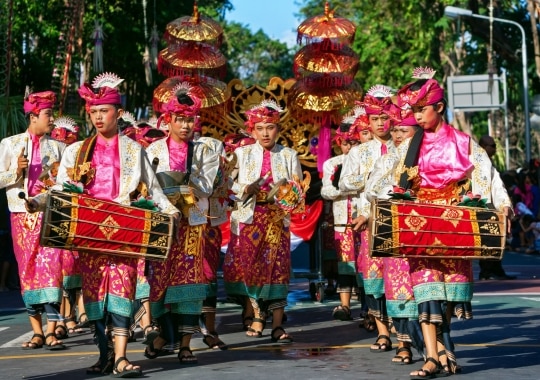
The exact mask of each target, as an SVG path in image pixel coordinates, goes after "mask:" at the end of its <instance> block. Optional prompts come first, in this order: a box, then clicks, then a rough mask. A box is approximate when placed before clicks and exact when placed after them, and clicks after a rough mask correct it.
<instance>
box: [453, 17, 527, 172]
mask: <svg viewBox="0 0 540 380" xmlns="http://www.w3.org/2000/svg"><path fill="white" fill-rule="evenodd" d="M444 15H445V16H446V17H450V18H458V17H474V18H480V19H483V20H493V21H498V22H502V23H507V24H512V25H515V26H517V27H518V28H519V30H520V31H521V58H522V66H523V111H524V113H525V157H526V159H527V164H528V163H529V162H530V161H531V123H530V120H529V77H528V75H527V46H526V44H525V30H524V29H523V27H522V26H521V25H520V24H518V23H517V22H515V21H511V20H505V19H503V18H496V17H491V18H490V17H487V16H482V15H477V14H475V13H473V12H472V11H471V10H469V9H463V8H457V7H451V6H448V7H446V8H444ZM506 138H507V139H508V134H507V136H506ZM507 154H508V153H507Z"/></svg>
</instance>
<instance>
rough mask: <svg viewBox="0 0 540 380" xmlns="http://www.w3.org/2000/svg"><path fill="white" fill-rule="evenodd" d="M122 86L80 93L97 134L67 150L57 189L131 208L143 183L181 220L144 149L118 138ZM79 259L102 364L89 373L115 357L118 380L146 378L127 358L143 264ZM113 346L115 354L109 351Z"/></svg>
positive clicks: (101, 82) (100, 85)
mask: <svg viewBox="0 0 540 380" xmlns="http://www.w3.org/2000/svg"><path fill="white" fill-rule="evenodd" d="M121 82H122V79H120V78H119V77H118V76H116V75H115V74H111V73H105V74H102V75H100V76H98V77H96V78H95V79H94V81H93V82H92V85H90V84H88V83H85V84H84V85H83V86H81V87H80V88H79V90H78V91H79V95H80V96H81V98H82V99H84V100H85V101H86V111H87V113H88V115H89V117H90V120H91V122H92V125H93V126H94V127H95V129H96V132H97V133H96V135H94V136H92V137H89V138H87V139H85V140H83V141H79V142H76V143H74V144H72V145H70V146H69V147H68V148H67V149H66V152H65V154H64V155H63V157H62V161H61V163H60V167H59V169H58V177H57V184H56V185H55V186H54V189H58V190H61V189H62V188H63V186H64V187H66V186H67V187H69V188H75V187H76V188H79V190H80V189H81V188H82V191H84V193H86V194H88V195H89V196H92V197H94V198H96V199H97V200H106V201H113V202H116V203H119V204H123V205H130V204H131V202H132V198H131V195H132V194H133V193H134V192H136V190H137V189H138V188H140V186H141V183H143V184H145V186H146V188H147V189H148V193H149V195H150V196H151V197H152V200H153V202H154V203H155V204H156V205H157V206H158V207H159V209H160V210H161V211H162V212H164V213H167V214H172V215H177V213H178V209H176V208H175V207H174V206H173V205H172V204H171V203H170V202H169V200H168V199H167V197H166V196H165V195H164V194H163V192H162V191H161V188H160V187H159V184H158V182H157V179H156V177H155V174H154V171H153V170H152V167H151V165H150V162H149V161H148V157H147V155H146V152H145V151H144V149H143V148H142V147H141V146H140V145H139V144H137V143H136V142H134V141H133V140H131V139H130V138H129V137H126V136H121V135H119V134H118V119H119V118H120V117H121V116H122V112H123V110H122V108H121V107H122V106H121V96H120V92H119V91H118V89H117V88H116V87H117V86H118V85H119V84H120V83H121ZM44 203H45V202H44V199H43V198H40V197H39V196H38V197H36V198H34V199H32V202H31V203H30V205H29V206H28V207H29V208H31V209H36V208H37V207H38V206H40V207H43V206H44ZM79 257H80V267H81V273H82V276H83V283H82V289H83V298H84V303H85V309H86V314H87V315H88V319H89V320H90V321H92V322H93V323H94V327H95V334H96V337H97V343H98V347H99V351H100V358H99V360H98V362H97V363H96V364H95V365H93V366H92V367H90V368H88V369H87V373H89V374H99V373H103V372H109V371H111V368H110V367H111V365H110V364H111V363H110V360H111V356H114V359H115V361H114V365H113V366H112V374H113V375H114V376H115V377H139V376H142V371H141V368H140V367H139V366H136V365H134V364H132V363H130V361H129V360H128V359H127V357H126V349H127V343H128V337H129V328H130V324H131V314H132V309H133V300H134V298H135V290H136V283H137V265H138V262H139V259H138V258H131V257H125V256H117V255H111V254H100V253H96V252H85V251H79ZM111 333H112V335H114V342H112V338H111V336H110V335H111ZM106 334H107V335H106ZM111 344H112V346H113V350H114V351H113V352H110V350H109V347H108V346H109V345H111ZM111 354H112V355H111Z"/></svg>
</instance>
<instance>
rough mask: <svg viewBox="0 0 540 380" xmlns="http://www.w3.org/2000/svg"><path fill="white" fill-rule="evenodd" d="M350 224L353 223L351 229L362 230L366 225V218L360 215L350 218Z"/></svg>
mask: <svg viewBox="0 0 540 380" xmlns="http://www.w3.org/2000/svg"><path fill="white" fill-rule="evenodd" d="M352 224H354V227H353V230H355V231H364V230H365V229H366V227H367V218H366V217H365V216H362V215H360V216H359V217H357V218H354V219H353V220H352Z"/></svg>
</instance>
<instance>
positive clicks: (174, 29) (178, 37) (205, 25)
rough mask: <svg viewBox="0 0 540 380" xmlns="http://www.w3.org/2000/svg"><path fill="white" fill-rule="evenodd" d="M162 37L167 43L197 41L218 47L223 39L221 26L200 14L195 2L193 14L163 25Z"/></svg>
mask: <svg viewBox="0 0 540 380" xmlns="http://www.w3.org/2000/svg"><path fill="white" fill-rule="evenodd" d="M163 39H165V41H167V42H168V43H169V44H175V43H179V42H186V41H197V42H206V43H210V44H212V45H215V46H216V47H220V46H221V42H222V40H223V28H222V27H221V25H219V23H218V22H217V21H214V20H213V19H211V18H210V17H206V16H203V15H201V14H200V13H199V8H198V6H197V2H195V4H194V5H193V16H183V17H180V18H177V19H176V20H173V21H171V22H169V23H168V24H167V26H166V27H165V33H164V35H163Z"/></svg>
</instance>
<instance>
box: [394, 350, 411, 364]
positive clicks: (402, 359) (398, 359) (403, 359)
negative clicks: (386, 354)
mask: <svg viewBox="0 0 540 380" xmlns="http://www.w3.org/2000/svg"><path fill="white" fill-rule="evenodd" d="M401 352H406V353H407V355H406V356H402V355H399V354H400V353H401ZM412 358H413V354H412V351H411V349H410V348H409V347H405V346H404V347H399V348H398V349H396V355H395V356H394V357H393V358H392V364H397V365H407V364H412V362H413V361H412Z"/></svg>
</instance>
